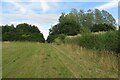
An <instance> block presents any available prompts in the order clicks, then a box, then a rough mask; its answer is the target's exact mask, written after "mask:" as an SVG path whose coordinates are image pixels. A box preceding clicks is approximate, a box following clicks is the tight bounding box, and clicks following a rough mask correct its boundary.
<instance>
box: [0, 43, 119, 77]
mask: <svg viewBox="0 0 120 80" xmlns="http://www.w3.org/2000/svg"><path fill="white" fill-rule="evenodd" d="M88 52H89V54H88ZM2 58H3V65H2V66H3V69H2V70H3V77H5V78H94V77H96V78H106V77H107V78H108V77H112V78H115V77H117V76H118V75H117V69H116V68H113V63H112V62H111V64H108V65H106V63H105V64H102V63H99V61H101V59H100V60H99V59H97V58H96V55H94V52H93V51H90V50H85V49H81V48H78V47H76V46H73V47H72V46H70V45H55V44H42V43H37V42H35V43H34V42H33V43H30V42H10V43H3V53H2ZM112 61H114V60H112ZM107 66H108V67H107Z"/></svg>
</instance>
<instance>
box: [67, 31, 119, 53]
mask: <svg viewBox="0 0 120 80" xmlns="http://www.w3.org/2000/svg"><path fill="white" fill-rule="evenodd" d="M118 41H119V40H118V31H109V32H106V33H99V34H86V35H82V36H78V37H74V38H69V37H67V38H65V43H69V44H77V45H79V46H82V47H85V48H88V49H95V50H100V51H114V52H117V51H118Z"/></svg>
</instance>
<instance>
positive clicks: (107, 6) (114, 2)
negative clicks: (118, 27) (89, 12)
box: [96, 0, 119, 10]
mask: <svg viewBox="0 0 120 80" xmlns="http://www.w3.org/2000/svg"><path fill="white" fill-rule="evenodd" d="M118 2H119V0H112V1H109V2H108V3H106V4H103V5H101V6H97V7H96V8H97V9H100V10H103V9H111V8H114V7H117V6H118Z"/></svg>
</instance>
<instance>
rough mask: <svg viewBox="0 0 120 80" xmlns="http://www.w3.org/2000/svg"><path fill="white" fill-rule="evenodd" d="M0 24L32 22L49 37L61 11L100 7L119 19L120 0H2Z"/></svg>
mask: <svg viewBox="0 0 120 80" xmlns="http://www.w3.org/2000/svg"><path fill="white" fill-rule="evenodd" d="M0 4H1V5H2V6H0V8H1V9H0V10H1V11H0V19H2V20H1V21H0V25H5V24H15V25H16V24H19V23H30V24H34V25H36V26H38V28H39V29H40V31H41V32H42V33H43V35H44V37H45V38H47V36H48V34H49V29H50V28H51V26H52V25H54V24H56V23H57V22H58V18H59V16H60V14H61V12H65V13H68V12H69V11H70V10H71V9H72V8H76V9H77V10H78V11H79V10H80V9H84V10H88V9H95V8H98V9H100V10H107V11H108V12H109V13H111V14H112V15H113V17H114V18H115V19H116V21H118V1H117V0H114V1H112V0H111V1H106V2H105V1H104V2H97V1H95V2H90V1H89V2H87V1H85V2H81V1H77V2H69V1H66V2H64V1H60V2H58V1H56V0H53V2H50V1H49V2H47V1H41V0H37V1H35V0H29V2H28V1H21V2H18V1H17V0H7V1H5V0H3V1H2V2H0Z"/></svg>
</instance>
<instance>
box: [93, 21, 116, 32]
mask: <svg viewBox="0 0 120 80" xmlns="http://www.w3.org/2000/svg"><path fill="white" fill-rule="evenodd" d="M115 30H116V27H114V26H113V25H111V24H105V23H104V24H94V25H93V26H92V28H91V31H92V32H99V31H115Z"/></svg>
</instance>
